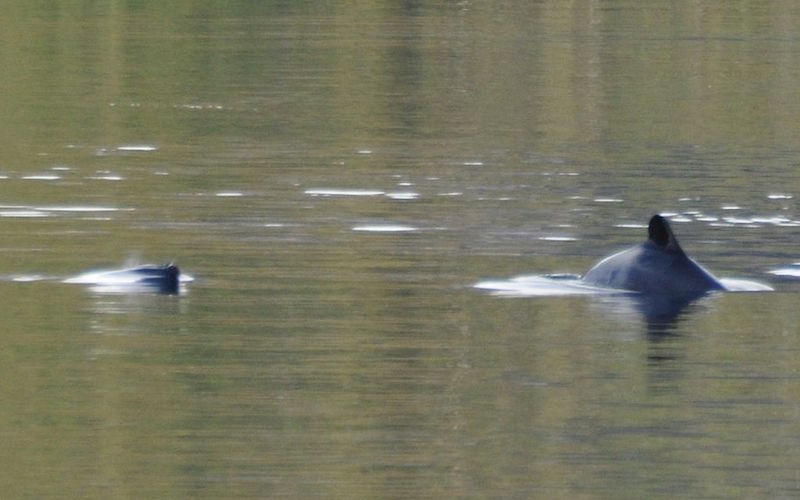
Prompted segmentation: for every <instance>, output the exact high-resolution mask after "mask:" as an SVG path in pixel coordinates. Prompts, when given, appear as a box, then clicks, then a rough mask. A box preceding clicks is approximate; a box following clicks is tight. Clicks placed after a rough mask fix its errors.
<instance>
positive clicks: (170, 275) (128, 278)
mask: <svg viewBox="0 0 800 500" xmlns="http://www.w3.org/2000/svg"><path fill="white" fill-rule="evenodd" d="M186 280H187V281H191V278H188V277H187V279H186ZM181 281H182V276H181V271H180V269H179V268H178V266H176V265H175V264H172V263H170V264H164V265H153V264H144V265H141V266H135V267H130V268H126V269H116V270H110V271H93V272H89V273H85V274H82V275H80V276H76V277H74V278H69V279H67V280H64V283H83V284H90V285H99V286H113V287H119V288H120V289H130V290H132V291H136V290H143V291H144V290H148V291H155V292H158V293H163V294H167V295H173V294H177V293H178V291H179V285H180V282H181Z"/></svg>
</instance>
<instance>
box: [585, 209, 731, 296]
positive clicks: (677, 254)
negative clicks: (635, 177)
mask: <svg viewBox="0 0 800 500" xmlns="http://www.w3.org/2000/svg"><path fill="white" fill-rule="evenodd" d="M647 231H648V238H647V241H645V242H644V243H642V244H640V245H636V246H634V247H632V248H629V249H627V250H623V251H621V252H619V253H615V254H614V255H611V256H610V257H606V258H605V259H603V260H601V261H600V262H598V263H597V264H596V265H595V266H594V267H592V268H591V269H589V271H587V272H586V274H585V275H584V276H583V281H584V282H585V283H587V284H590V285H594V286H600V287H607V288H614V289H618V290H630V291H634V292H641V293H647V294H669V295H701V294H704V293H707V292H711V291H714V290H726V289H727V288H726V287H725V285H723V284H722V283H721V282H720V280H718V279H717V278H716V277H714V276H713V275H712V274H711V273H710V272H708V271H707V270H706V269H704V268H703V267H702V266H701V265H700V264H698V263H697V262H695V261H694V260H692V259H691V258H690V257H689V256H688V255H686V253H685V252H684V251H683V249H682V248H681V246H680V244H678V239H677V238H675V234H674V233H673V232H672V228H671V227H670V225H669V222H667V219H665V218H664V217H662V216H661V215H654V216H653V217H652V218H651V219H650V223H649V224H648V230H647Z"/></svg>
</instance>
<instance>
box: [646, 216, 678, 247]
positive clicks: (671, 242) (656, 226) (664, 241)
mask: <svg viewBox="0 0 800 500" xmlns="http://www.w3.org/2000/svg"><path fill="white" fill-rule="evenodd" d="M647 239H648V240H650V241H652V242H653V243H654V244H655V245H656V246H658V247H660V248H664V249H666V250H671V251H673V252H681V253H683V249H682V248H681V246H680V245H679V244H678V239H677V238H676V237H675V235H674V234H672V228H671V227H670V226H669V222H667V219H666V218H664V217H662V216H661V215H658V214H656V215H654V216H652V217H651V218H650V224H648V226H647Z"/></svg>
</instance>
